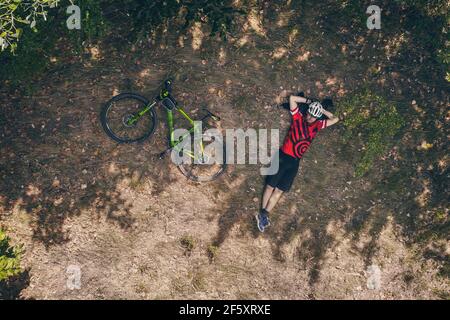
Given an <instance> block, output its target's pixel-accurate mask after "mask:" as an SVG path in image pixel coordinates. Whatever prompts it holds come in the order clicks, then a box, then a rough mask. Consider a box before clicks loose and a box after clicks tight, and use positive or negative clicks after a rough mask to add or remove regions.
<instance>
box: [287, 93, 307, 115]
mask: <svg viewBox="0 0 450 320" xmlns="http://www.w3.org/2000/svg"><path fill="white" fill-rule="evenodd" d="M310 102H311V100H309V99H306V98H305V97H299V96H290V97H289V108H290V109H291V111H294V110H295V108H297V103H310Z"/></svg>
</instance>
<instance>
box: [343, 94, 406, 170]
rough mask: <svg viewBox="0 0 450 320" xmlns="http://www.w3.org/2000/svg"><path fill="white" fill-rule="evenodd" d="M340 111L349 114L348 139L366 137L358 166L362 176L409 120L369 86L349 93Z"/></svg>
mask: <svg viewBox="0 0 450 320" xmlns="http://www.w3.org/2000/svg"><path fill="white" fill-rule="evenodd" d="M338 112H339V113H340V114H344V115H345V120H344V126H345V133H344V135H343V139H344V143H346V144H347V143H351V142H352V141H353V140H354V139H355V137H360V138H361V140H362V144H363V146H362V152H361V157H360V159H359V161H358V163H357V164H356V168H355V175H356V176H357V177H361V176H363V175H365V174H366V173H367V172H368V171H369V170H370V169H371V168H372V166H373V164H374V163H375V161H376V160H378V159H379V158H380V156H382V155H383V154H384V153H385V151H386V150H388V149H389V148H390V147H391V145H392V144H393V138H394V136H395V135H396V134H397V133H398V132H399V130H400V128H401V127H402V126H403V125H404V124H405V121H404V119H403V118H402V117H401V116H400V114H399V113H398V111H397V107H396V106H395V104H393V103H390V102H388V101H386V100H385V99H384V98H383V97H381V96H379V95H376V94H375V93H373V92H371V91H369V90H367V89H366V90H364V91H362V92H359V93H355V94H353V95H351V96H349V97H347V98H346V99H345V100H344V101H342V102H341V103H340V107H339V110H338Z"/></svg>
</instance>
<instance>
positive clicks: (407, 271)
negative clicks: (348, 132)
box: [0, 12, 450, 299]
mask: <svg viewBox="0 0 450 320" xmlns="http://www.w3.org/2000/svg"><path fill="white" fill-rule="evenodd" d="M283 19H287V20H289V15H286V14H285V15H280V17H279V19H278V18H273V19H271V20H269V19H268V20H267V21H266V23H265V24H262V23H261V22H260V21H259V20H258V19H257V12H255V13H254V14H253V15H250V17H249V18H248V21H247V24H246V25H247V29H244V31H243V32H242V33H241V34H240V35H239V37H236V38H232V39H230V40H229V42H228V43H227V44H225V43H222V42H220V41H217V40H215V39H209V38H208V37H207V34H205V35H204V36H203V35H202V29H201V28H200V27H195V26H194V28H193V29H192V32H191V33H190V35H189V36H186V37H182V36H181V37H178V35H167V36H166V37H164V38H163V39H164V40H160V41H158V42H156V43H151V42H150V43H145V44H141V45H140V46H136V47H130V50H122V51H114V50H111V49H110V50H109V51H103V49H102V46H101V45H99V46H94V47H91V48H89V49H87V51H86V53H87V56H86V57H85V58H84V59H83V63H73V64H70V63H69V62H67V63H64V64H63V67H55V68H54V69H53V70H50V72H49V73H48V74H47V75H46V77H45V78H43V79H40V80H36V84H35V85H36V86H37V88H39V89H38V90H37V91H36V92H35V93H34V94H33V95H30V96H22V97H20V98H15V99H10V98H9V96H7V95H6V94H5V93H3V95H2V96H1V101H2V104H3V105H2V108H3V109H4V110H6V111H5V113H4V118H3V119H4V120H3V121H4V123H2V131H1V133H2V143H1V145H0V146H1V154H0V167H1V171H0V174H1V176H2V182H1V187H2V189H1V193H0V214H1V221H0V222H1V225H2V226H3V227H4V228H7V230H8V234H9V235H10V236H11V237H12V238H13V241H14V242H15V243H23V244H24V249H25V253H24V258H23V263H22V265H23V267H24V268H25V269H26V270H27V274H26V277H25V279H23V282H24V283H25V284H26V285H24V289H23V290H22V291H21V292H20V297H22V298H30V299H434V298H439V297H440V296H441V295H442V293H446V292H449V288H450V286H449V283H448V281H446V280H445V279H444V278H443V277H441V276H439V275H438V270H439V262H438V261H436V260H430V259H425V258H424V257H423V256H422V255H421V254H420V253H419V250H418V247H416V246H415V245H414V244H411V243H407V242H406V241H405V240H404V239H403V235H402V230H401V228H402V227H401V226H399V225H398V224H396V223H395V221H394V219H393V216H394V213H393V212H392V211H391V209H389V208H386V207H385V206H383V203H382V200H381V199H377V198H376V197H373V196H372V194H371V193H369V191H370V190H371V187H372V182H371V181H368V180H367V179H363V178H362V179H357V178H355V177H354V175H353V170H354V163H353V160H352V159H353V158H352V156H350V155H347V154H346V153H345V152H344V151H343V150H344V147H345V146H344V145H343V143H342V141H341V139H340V136H341V134H342V131H343V128H342V127H340V125H339V124H338V125H337V126H336V127H334V128H329V129H327V130H324V131H323V132H321V133H320V135H319V136H318V138H317V139H316V140H315V143H314V144H313V146H312V147H311V148H310V150H309V151H308V153H307V155H306V156H305V158H304V160H303V161H302V164H301V170H300V173H299V175H298V178H297V180H296V182H295V185H294V187H293V190H292V192H290V193H289V194H287V195H286V196H285V197H284V198H283V199H282V201H281V202H280V204H279V205H278V206H277V207H276V210H275V211H274V213H273V217H272V226H271V227H270V229H268V230H267V232H266V233H264V234H261V233H259V232H258V231H257V229H256V226H255V222H254V214H255V213H256V212H257V209H258V206H259V199H260V196H261V193H262V187H263V177H261V176H260V174H259V168H260V166H259V165H235V166H230V167H229V168H228V171H227V173H226V174H225V175H223V176H222V177H221V178H220V179H218V180H217V181H214V182H211V183H205V184H198V183H193V182H190V181H188V180H186V178H185V177H184V176H183V175H181V173H180V172H179V171H178V170H177V168H176V167H175V166H174V165H173V164H171V163H170V160H169V159H166V160H159V159H157V158H156V157H155V155H156V154H157V153H158V152H159V151H161V150H162V149H163V148H164V146H165V141H166V140H165V135H166V131H165V129H166V128H165V126H164V121H161V122H160V125H159V127H158V130H157V132H156V134H155V135H154V136H153V138H152V139H151V140H149V141H145V142H143V143H141V144H136V145H117V144H116V143H114V142H113V141H111V140H110V139H109V138H108V137H107V136H106V135H105V134H104V132H103V131H102V128H101V125H100V122H99V117H98V116H99V111H100V108H101V106H102V104H103V103H104V102H105V101H107V100H108V99H109V98H111V97H112V96H113V95H115V94H117V93H118V92H122V91H129V90H132V91H136V92H140V93H142V94H144V95H147V96H151V94H152V93H154V92H153V91H152V90H153V89H154V88H156V87H157V86H158V85H159V84H160V83H161V81H162V80H163V79H164V78H165V77H166V76H167V75H171V76H174V77H175V84H174V87H175V89H174V90H175V91H174V93H175V95H176V96H177V97H178V100H180V101H183V102H184V105H186V110H187V111H188V112H190V113H193V114H194V115H197V116H200V115H201V108H200V107H201V106H202V105H208V106H209V108H210V109H211V110H212V111H213V112H216V113H218V114H220V115H221V116H222V118H223V120H222V126H223V127H226V128H243V129H247V128H277V129H280V130H281V135H284V133H285V132H286V129H287V127H288V124H289V114H288V113H287V112H286V111H285V110H282V109H278V108H275V107H273V106H274V105H276V104H277V103H278V102H279V101H280V97H281V96H282V95H283V94H286V92H285V91H284V90H287V92H297V91H299V90H304V91H305V92H307V94H309V95H311V96H316V97H324V96H327V95H331V96H333V97H334V98H335V99H337V100H339V98H341V97H343V96H344V95H345V94H346V93H347V92H348V91H351V89H352V88H353V87H355V86H357V85H358V84H359V82H360V81H362V80H366V79H367V77H368V76H367V74H365V73H364V72H365V70H366V69H367V65H368V64H370V63H371V61H372V60H370V59H371V57H370V56H373V55H375V56H376V55H377V53H376V52H375V51H374V52H370V53H369V54H368V55H367V56H364V57H363V58H361V59H362V60H358V59H356V58H354V56H352V55H350V53H349V51H351V50H352V49H351V47H349V45H348V44H346V43H339V42H336V43H335V44H334V45H332V46H330V47H327V48H326V49H323V50H322V51H321V50H319V48H321V47H322V46H324V43H322V42H321V41H320V40H317V41H314V38H315V37H316V36H317V35H315V34H303V33H302V32H303V31H302V30H298V31H297V33H298V34H297V33H296V32H294V31H292V29H290V28H289V26H288V22H286V21H284V20H283ZM369 47H370V46H369ZM324 55H325V57H324ZM380 59H381V58H380ZM387 78H388V79H387V82H386V84H385V85H386V86H387V87H389V86H391V85H392V87H394V88H396V87H395V86H394V85H393V84H392V83H393V82H391V81H394V80H392V79H391V78H389V77H388V76H387ZM158 115H159V117H160V120H163V119H164V112H163V110H162V109H159V110H158ZM70 266H76V267H79V268H80V270H81V287H80V288H79V289H73V290H71V289H70V288H68V286H67V281H68V279H69V277H70V274H69V273H68V268H69V267H70ZM69 271H70V270H69ZM378 271H379V273H377V272H378Z"/></svg>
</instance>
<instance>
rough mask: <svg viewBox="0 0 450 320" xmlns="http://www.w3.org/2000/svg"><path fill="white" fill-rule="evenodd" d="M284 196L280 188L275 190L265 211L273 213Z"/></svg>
mask: <svg viewBox="0 0 450 320" xmlns="http://www.w3.org/2000/svg"><path fill="white" fill-rule="evenodd" d="M282 194H283V191H281V190H280V189H278V188H275V189H274V190H273V192H272V195H271V196H270V198H269V201H268V202H267V205H266V206H265V207H264V208H263V209H265V210H266V211H267V212H271V211H272V209H273V208H274V207H275V205H276V204H277V203H278V201H279V200H280V198H281V195H282Z"/></svg>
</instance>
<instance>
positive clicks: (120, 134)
mask: <svg viewBox="0 0 450 320" xmlns="http://www.w3.org/2000/svg"><path fill="white" fill-rule="evenodd" d="M149 106H151V105H150V102H149V101H148V100H147V99H146V98H145V97H143V96H140V95H138V94H134V93H121V94H119V95H117V96H115V97H113V98H112V99H111V100H109V101H108V102H107V103H106V104H105V105H104V106H103V108H102V111H101V114H100V121H101V123H102V127H103V129H104V130H105V132H106V134H107V135H108V136H109V137H110V138H111V139H113V140H114V141H117V142H119V143H132V142H139V141H142V140H145V139H147V138H149V137H150V136H151V135H152V134H153V132H154V131H155V128H156V124H157V116H156V112H155V108H154V106H153V107H151V108H149V109H148V110H146V109H147V108H148V107H149Z"/></svg>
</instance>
